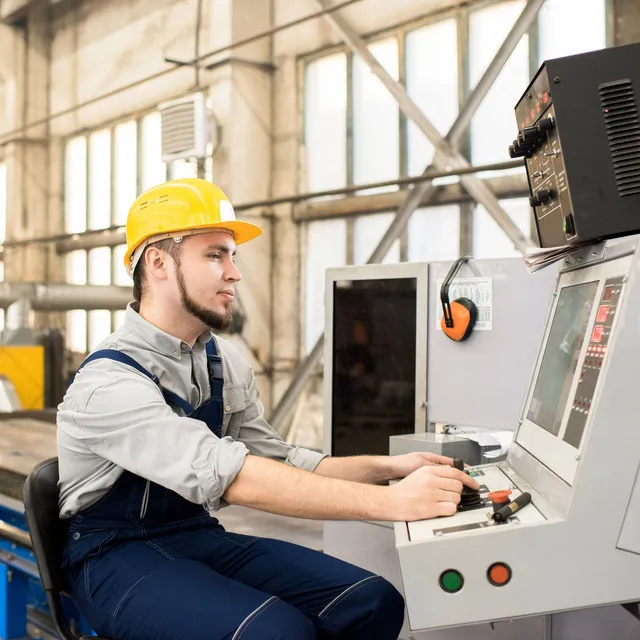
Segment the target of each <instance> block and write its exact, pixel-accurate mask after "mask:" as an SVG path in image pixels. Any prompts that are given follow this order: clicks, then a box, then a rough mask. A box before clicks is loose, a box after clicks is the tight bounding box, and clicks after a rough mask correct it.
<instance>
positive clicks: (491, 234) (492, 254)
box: [473, 198, 531, 258]
mask: <svg viewBox="0 0 640 640" xmlns="http://www.w3.org/2000/svg"><path fill="white" fill-rule="evenodd" d="M500 205H501V206H502V208H503V209H504V210H505V211H506V212H507V213H508V214H509V215H510V216H511V219H512V220H513V221H514V222H515V223H516V225H517V226H518V227H519V229H520V231H522V233H524V234H525V235H526V236H530V235H531V208H530V207H529V200H528V199H527V198H516V199H513V200H501V201H500ZM520 255H521V254H520V252H518V251H517V250H516V249H515V248H514V246H513V243H512V242H511V240H509V238H507V236H506V235H505V234H504V233H503V232H502V230H501V229H500V227H499V226H498V223H497V222H496V221H495V220H494V219H493V218H492V217H491V216H490V215H489V214H488V213H487V210H486V209H485V208H484V207H483V206H482V205H477V206H476V207H475V209H474V213H473V256H474V257H475V258H513V257H517V256H520Z"/></svg>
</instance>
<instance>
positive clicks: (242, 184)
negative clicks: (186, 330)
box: [204, 0, 296, 412]
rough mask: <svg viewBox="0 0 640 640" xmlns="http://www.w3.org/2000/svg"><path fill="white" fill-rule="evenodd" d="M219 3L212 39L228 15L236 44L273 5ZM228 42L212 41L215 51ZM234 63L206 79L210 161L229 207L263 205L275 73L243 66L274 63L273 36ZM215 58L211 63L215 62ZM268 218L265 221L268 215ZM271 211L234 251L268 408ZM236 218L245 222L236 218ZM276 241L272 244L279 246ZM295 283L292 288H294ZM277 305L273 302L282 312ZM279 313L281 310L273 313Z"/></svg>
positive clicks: (247, 338) (258, 215) (256, 215)
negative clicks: (217, 131) (216, 138)
mask: <svg viewBox="0 0 640 640" xmlns="http://www.w3.org/2000/svg"><path fill="white" fill-rule="evenodd" d="M225 5H226V3H225V2H224V1H222V0H220V1H217V0H216V1H215V2H213V5H212V7H211V9H210V16H209V19H210V21H211V23H210V24H211V25H212V27H211V35H212V40H215V36H216V33H217V25H219V24H220V21H221V20H222V21H225V20H226V19H227V17H228V20H229V23H230V32H229V39H230V41H231V42H238V41H240V40H242V39H245V38H248V37H250V36H252V35H255V34H256V33H259V32H261V31H265V30H268V29H269V28H270V27H271V19H272V16H271V0H263V1H262V2H260V3H256V2H255V1H254V0H234V1H233V3H232V4H231V11H230V12H229V10H228V8H227V7H226V6H225ZM225 44H228V42H227V43H225V42H220V39H219V38H218V42H217V43H215V42H213V43H212V46H213V48H216V47H219V46H224V45H225ZM227 56H229V57H230V58H231V62H230V63H229V64H225V65H223V66H221V67H220V68H219V69H217V70H215V71H212V72H210V73H208V74H205V75H204V81H206V82H207V84H209V86H210V97H211V101H212V108H213V111H214V115H215V117H216V118H217V119H218V121H219V123H220V125H221V127H222V141H221V145H220V147H219V148H218V151H217V152H216V154H215V156H214V158H213V171H212V178H213V181H214V182H215V183H217V184H219V185H220V186H221V187H222V188H223V189H224V190H225V191H226V192H227V194H228V196H229V197H230V198H231V200H232V202H234V203H243V202H249V201H256V200H262V199H265V198H269V197H270V196H271V147H272V138H273V134H272V127H273V123H272V91H273V73H272V72H270V71H268V70H265V69H261V68H258V67H256V66H255V65H252V64H247V61H251V62H256V63H270V62H271V41H270V38H264V39H261V40H258V41H256V42H254V43H252V44H249V45H246V46H244V47H240V48H236V49H233V50H231V51H230V52H229V53H228V54H226V53H225V54H224V56H223V57H221V58H220V59H221V60H224V58H226V57H227ZM214 61H215V59H212V62H214ZM265 214H266V216H265ZM269 216H270V212H268V211H263V210H259V209H256V210H252V211H249V212H247V214H246V216H245V218H246V219H247V220H249V221H251V222H254V223H255V224H258V225H259V226H261V227H262V229H263V230H264V233H263V235H262V236H261V237H260V238H258V239H257V240H254V241H253V242H251V243H250V244H247V245H246V246H240V247H239V248H238V257H237V262H238V266H239V268H240V271H241V273H242V276H243V280H242V282H241V283H240V285H239V287H238V293H239V298H240V302H241V305H242V307H243V310H244V312H245V314H246V323H245V329H244V335H243V340H242V341H240V340H236V342H237V344H238V346H239V347H240V348H241V349H242V350H243V351H244V352H245V354H246V355H248V356H250V359H252V360H254V366H255V371H256V375H257V378H258V384H259V386H260V391H261V398H262V400H263V402H264V404H265V408H266V411H267V412H269V410H270V396H271V371H270V367H271V361H272V341H271V336H272V325H271V320H272V309H273V308H274V307H273V304H274V299H273V291H272V288H271V279H272V269H273V257H272V242H274V240H275V238H274V237H273V236H272V234H271V222H270V217H269ZM239 217H241V218H242V217H243V214H240V216H239ZM276 244H277V243H276ZM295 284H296V283H295V281H293V282H291V283H290V286H291V287H294V286H295ZM279 306H280V301H279V300H275V308H276V309H279ZM276 313H279V311H278V312H276Z"/></svg>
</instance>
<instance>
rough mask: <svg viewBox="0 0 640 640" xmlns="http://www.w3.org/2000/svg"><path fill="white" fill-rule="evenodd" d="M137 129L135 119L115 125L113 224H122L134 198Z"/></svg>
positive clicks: (136, 177) (136, 176)
mask: <svg viewBox="0 0 640 640" xmlns="http://www.w3.org/2000/svg"><path fill="white" fill-rule="evenodd" d="M137 131H138V129H137V127H136V122H135V120H131V121H129V122H123V123H122V124H119V125H118V126H117V127H116V131H115V156H116V157H115V162H114V174H115V175H114V177H113V178H114V185H113V195H114V199H115V202H114V203H113V205H114V210H113V224H121V225H124V224H125V223H126V222H127V213H128V212H129V208H130V207H131V205H132V204H133V201H134V200H135V199H136V189H137V179H138V175H137V164H138V163H137V157H138V142H137Z"/></svg>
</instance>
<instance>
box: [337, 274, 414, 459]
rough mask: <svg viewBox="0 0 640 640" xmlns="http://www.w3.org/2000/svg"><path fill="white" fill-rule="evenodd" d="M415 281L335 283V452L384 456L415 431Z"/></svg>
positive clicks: (349, 454) (410, 279)
mask: <svg viewBox="0 0 640 640" xmlns="http://www.w3.org/2000/svg"><path fill="white" fill-rule="evenodd" d="M416 291H417V281H416V279H415V278H395V279H388V280H349V281H344V282H335V283H334V309H333V315H334V317H333V367H332V377H333V379H332V390H333V393H332V424H331V446H332V454H333V455H334V456H351V455H364V454H368V455H388V453H389V436H391V435H401V434H406V433H412V432H413V431H414V430H415V371H416Z"/></svg>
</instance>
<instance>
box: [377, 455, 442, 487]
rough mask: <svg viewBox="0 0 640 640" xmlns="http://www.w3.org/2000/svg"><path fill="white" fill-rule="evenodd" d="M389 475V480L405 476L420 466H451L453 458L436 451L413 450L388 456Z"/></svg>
mask: <svg viewBox="0 0 640 640" xmlns="http://www.w3.org/2000/svg"><path fill="white" fill-rule="evenodd" d="M388 464H389V467H390V469H389V476H390V479H391V480H399V479H401V478H406V477H407V476H408V475H410V474H412V473H413V472H414V471H417V470H418V469H420V467H425V466H433V465H447V466H449V467H452V466H453V458H447V457H445V456H439V455H438V454H437V453H427V452H425V451H413V452H412V453H405V454H402V455H397V456H389V457H388Z"/></svg>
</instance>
